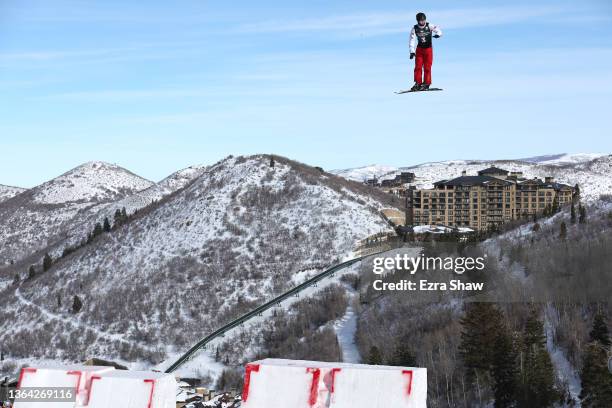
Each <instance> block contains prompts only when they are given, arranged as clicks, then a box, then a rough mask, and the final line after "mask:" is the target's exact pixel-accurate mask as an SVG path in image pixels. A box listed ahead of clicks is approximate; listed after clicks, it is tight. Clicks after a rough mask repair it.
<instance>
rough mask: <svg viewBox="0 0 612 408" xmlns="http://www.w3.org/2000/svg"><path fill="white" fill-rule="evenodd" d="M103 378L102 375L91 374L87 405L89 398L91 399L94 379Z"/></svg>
mask: <svg viewBox="0 0 612 408" xmlns="http://www.w3.org/2000/svg"><path fill="white" fill-rule="evenodd" d="M101 378H102V377H100V376H99V375H92V376H91V380H89V389H88V390H87V401H86V402H85V405H89V400H90V399H91V390H92V389H93V382H94V380H100V379H101Z"/></svg>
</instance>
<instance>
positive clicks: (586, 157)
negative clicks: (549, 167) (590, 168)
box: [519, 153, 606, 165]
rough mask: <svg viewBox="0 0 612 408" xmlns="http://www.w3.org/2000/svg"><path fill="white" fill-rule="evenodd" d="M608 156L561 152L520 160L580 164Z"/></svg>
mask: <svg viewBox="0 0 612 408" xmlns="http://www.w3.org/2000/svg"><path fill="white" fill-rule="evenodd" d="M603 156H606V154H603V153H572V154H568V153H560V154H549V155H545V156H535V157H528V158H526V159H520V160H519V161H525V162H529V163H539V164H557V165H563V164H579V163H585V162H589V161H591V160H595V159H598V158H600V157H603Z"/></svg>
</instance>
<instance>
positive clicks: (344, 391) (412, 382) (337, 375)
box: [242, 359, 427, 408]
mask: <svg viewBox="0 0 612 408" xmlns="http://www.w3.org/2000/svg"><path fill="white" fill-rule="evenodd" d="M242 400H243V405H242V407H243V408H287V407H292V408H302V407H303V408H310V407H314V408H324V407H325V408H329V407H334V408H349V407H350V408H383V407H384V408H388V407H394V408H402V407H406V408H425V407H426V401H427V369H426V368H413V367H390V366H369V365H363V364H344V363H322V362H316V361H294V360H277V359H266V360H261V361H257V362H254V363H250V364H248V365H247V366H246V370H245V378H244V389H243V392H242Z"/></svg>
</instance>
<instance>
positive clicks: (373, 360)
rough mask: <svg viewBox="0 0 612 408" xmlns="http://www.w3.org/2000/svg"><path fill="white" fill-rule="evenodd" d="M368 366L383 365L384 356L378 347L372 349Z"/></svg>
mask: <svg viewBox="0 0 612 408" xmlns="http://www.w3.org/2000/svg"><path fill="white" fill-rule="evenodd" d="M368 364H370V365H381V364H382V355H381V354H380V350H379V349H378V347H376V346H372V347H370V355H369V356H368Z"/></svg>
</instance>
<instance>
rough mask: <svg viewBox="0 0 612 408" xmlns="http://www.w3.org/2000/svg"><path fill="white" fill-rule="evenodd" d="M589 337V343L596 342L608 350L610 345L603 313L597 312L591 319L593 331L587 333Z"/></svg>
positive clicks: (611, 342)
mask: <svg viewBox="0 0 612 408" xmlns="http://www.w3.org/2000/svg"><path fill="white" fill-rule="evenodd" d="M589 337H590V341H596V342H597V343H599V344H601V345H602V346H603V347H605V348H609V347H610V346H611V345H612V341H611V340H610V331H609V330H608V323H607V322H606V316H605V315H604V314H603V313H601V312H599V313H597V314H596V315H595V318H594V319H593V329H592V330H591V332H590V333H589Z"/></svg>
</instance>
